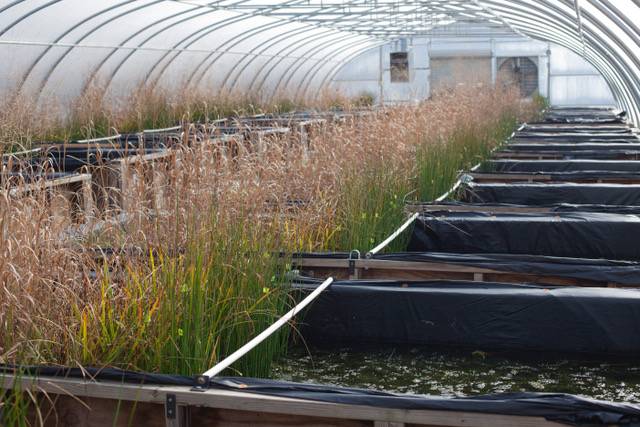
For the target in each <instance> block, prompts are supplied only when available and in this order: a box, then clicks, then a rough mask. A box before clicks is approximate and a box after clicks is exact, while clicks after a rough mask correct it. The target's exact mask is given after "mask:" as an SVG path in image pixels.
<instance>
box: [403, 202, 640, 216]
mask: <svg viewBox="0 0 640 427" xmlns="http://www.w3.org/2000/svg"><path fill="white" fill-rule="evenodd" d="M414 206H415V208H416V209H419V206H426V207H428V206H439V207H440V206H444V207H445V209H446V207H447V206H451V208H452V209H453V208H454V207H467V208H473V210H474V211H483V212H491V211H492V210H494V209H496V208H513V209H520V208H522V209H526V208H531V205H518V204H512V203H465V202H460V201H445V202H430V203H419V204H417V205H414ZM535 207H536V208H545V209H548V210H549V212H602V213H617V214H625V215H640V206H633V205H592V204H581V205H577V204H571V203H556V204H543V205H537V206H535ZM438 210H442V209H438Z"/></svg>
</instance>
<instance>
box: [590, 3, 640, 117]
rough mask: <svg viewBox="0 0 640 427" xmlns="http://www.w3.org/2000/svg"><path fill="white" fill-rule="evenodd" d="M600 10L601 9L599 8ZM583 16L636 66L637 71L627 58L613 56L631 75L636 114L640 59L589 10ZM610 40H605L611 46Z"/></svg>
mask: <svg viewBox="0 0 640 427" xmlns="http://www.w3.org/2000/svg"><path fill="white" fill-rule="evenodd" d="M598 10H600V9H599V8H598ZM583 14H584V17H585V19H586V22H588V23H589V24H590V25H593V26H594V27H595V28H597V29H599V30H600V31H601V32H602V33H603V34H604V35H605V36H607V37H608V38H609V40H610V42H611V43H613V44H614V45H616V46H617V47H618V48H619V49H620V50H621V51H622V52H624V53H625V54H626V55H627V58H628V60H630V61H631V63H632V64H633V65H634V66H635V68H636V70H635V71H634V70H632V69H631V67H630V65H631V64H630V63H628V62H627V60H626V59H625V58H622V57H619V56H618V55H613V58H615V59H619V60H620V61H621V62H622V65H624V66H625V67H626V68H627V71H628V72H629V74H630V75H631V76H630V79H629V80H630V84H631V85H632V87H633V88H634V91H633V94H634V96H633V99H634V101H635V102H634V103H635V107H636V112H637V111H638V110H637V107H638V106H640V85H639V84H638V78H639V77H640V76H639V75H638V72H639V71H640V60H639V59H638V57H637V55H636V54H635V53H634V52H633V51H632V50H630V49H629V47H628V46H627V45H626V44H625V43H623V42H622V40H620V38H619V37H618V36H617V35H616V34H614V33H613V32H612V31H611V30H610V29H609V28H608V26H606V25H604V24H603V23H602V22H600V20H598V19H596V18H595V17H594V16H593V15H591V13H590V12H589V11H587V10H585V11H583ZM614 22H615V21H614ZM616 24H617V23H616ZM587 34H588V36H589V37H595V34H591V31H587ZM609 40H605V41H607V44H609ZM636 47H639V48H640V46H636ZM634 77H635V78H634Z"/></svg>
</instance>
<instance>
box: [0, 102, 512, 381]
mask: <svg viewBox="0 0 640 427" xmlns="http://www.w3.org/2000/svg"><path fill="white" fill-rule="evenodd" d="M185 97H186V95H185ZM147 99H149V100H152V99H156V98H152V97H148V98H147ZM149 102H150V103H152V104H153V105H147V106H144V105H142V106H140V107H139V108H134V109H130V110H128V111H136V113H135V114H132V113H126V114H125V113H122V112H118V114H121V115H122V117H124V119H126V120H124V119H118V120H120V121H119V122H118V123H120V126H122V123H124V124H125V127H124V128H120V129H118V130H119V131H122V129H126V128H127V126H130V128H132V129H133V128H134V127H137V128H140V127H151V126H161V125H162V124H163V123H166V122H164V120H168V119H167V117H173V116H169V115H167V114H165V113H164V111H165V110H166V109H168V108H169V109H172V111H184V110H188V109H189V108H191V107H185V106H184V105H183V106H171V107H168V106H166V105H164V104H165V103H166V100H163V98H162V97H161V96H159V97H158V98H157V99H156V100H155V101H149ZM207 108H209V107H207ZM216 108H217V109H218V111H221V112H222V111H225V110H224V108H227V107H224V106H222V107H215V108H213V107H212V109H213V110H216ZM190 111H192V110H190ZM207 111H208V110H207ZM203 114H204V113H203ZM515 114H522V106H521V104H520V102H519V101H518V100H517V99H516V98H515V97H513V96H511V95H509V94H506V93H503V92H492V91H489V90H487V91H480V92H456V93H451V94H446V95H441V96H438V97H435V98H434V99H433V100H431V101H429V102H425V103H422V104H417V105H409V106H401V107H392V108H387V109H383V110H375V111H372V112H370V114H367V115H365V116H362V117H353V118H347V119H345V120H343V121H341V122H337V123H332V124H331V125H330V126H326V127H324V128H322V129H319V130H318V131H317V132H316V133H315V134H314V135H313V136H312V137H311V140H310V147H311V150H307V148H306V146H304V145H302V144H300V143H299V139H298V136H296V135H295V134H294V135H290V136H286V137H278V138H273V139H271V140H269V141H267V144H266V145H267V149H266V150H264V151H260V150H256V149H254V148H253V146H252V145H251V144H246V145H241V146H240V148H239V151H237V152H234V151H233V150H231V149H230V147H228V146H227V145H225V144H220V143H213V142H211V141H207V140H206V138H205V140H202V139H200V140H197V141H196V139H195V136H196V135H186V136H185V140H186V141H188V142H190V143H189V144H187V145H185V146H184V147H180V148H177V149H176V155H175V156H174V157H173V158H172V160H171V161H170V163H169V164H168V165H166V168H164V169H159V170H157V171H156V172H158V173H160V174H161V175H162V179H161V180H160V181H159V182H161V183H162V184H161V187H162V191H161V192H159V193H158V197H161V198H162V199H163V201H162V206H164V207H163V208H162V209H157V210H155V211H153V210H150V209H149V208H148V207H147V206H144V204H143V203H138V204H137V205H136V206H137V207H136V208H135V209H134V211H132V212H129V215H128V217H127V220H126V221H124V222H120V221H119V217H118V216H117V213H118V212H117V211H116V212H113V213H109V212H107V213H105V216H104V218H103V222H102V223H101V228H99V229H95V230H94V231H93V232H91V233H88V234H84V235H82V236H81V238H74V239H72V238H69V236H70V235H74V234H70V233H69V230H70V228H71V227H72V225H71V222H70V219H69V217H67V216H64V215H61V214H60V212H59V211H58V210H57V208H56V204H55V203H52V201H51V199H52V198H56V197H58V195H56V194H53V195H48V194H46V193H45V192H33V193H31V194H30V195H28V196H25V197H22V198H19V199H18V198H10V197H7V196H6V192H5V193H3V194H4V195H3V197H2V199H0V282H1V283H2V285H3V286H2V288H0V322H1V324H2V325H3V326H2V328H0V362H1V363H17V364H60V365H83V366H86V365H100V366H118V367H123V368H129V369H141V370H146V371H153V372H167V373H182V374H188V375H192V374H195V373H199V372H202V371H204V370H205V369H207V368H209V367H211V366H212V365H214V364H215V363H216V362H217V361H219V360H220V359H221V358H222V357H224V356H225V355H227V354H229V353H230V352H232V351H233V350H235V349H236V348H238V347H239V346H240V345H242V344H243V343H244V342H246V341H247V340H248V339H249V338H250V337H252V336H255V334H256V333H257V332H259V331H260V330H262V329H263V328H264V327H266V326H267V325H268V324H270V323H271V322H272V321H273V320H274V319H275V318H276V317H277V316H279V315H281V314H283V313H284V312H285V311H286V309H287V308H288V307H289V306H290V305H291V304H292V299H291V295H290V293H289V292H288V284H287V283H286V280H282V279H281V278H282V277H283V273H284V272H285V271H286V269H287V262H286V260H285V261H279V260H278V259H276V258H275V257H274V256H272V254H274V253H277V252H280V251H285V252H293V251H316V250H329V249H332V250H351V249H359V250H361V251H362V252H366V251H368V250H369V249H371V248H372V247H374V246H375V245H376V244H377V243H379V242H380V241H381V240H382V239H383V238H385V237H386V236H387V235H388V234H390V233H391V232H392V231H393V230H395V229H396V228H397V226H398V225H400V224H401V223H402V222H404V219H405V218H404V214H403V209H404V206H403V201H404V200H405V199H412V198H417V197H420V198H432V197H433V196H434V195H439V194H440V193H441V192H443V191H444V190H445V189H446V187H447V186H448V185H449V184H450V183H451V181H452V179H453V177H454V175H455V172H456V171H457V170H458V169H461V168H464V167H465V166H467V165H469V164H471V163H473V162H475V161H476V160H477V159H478V158H479V156H482V155H483V154H484V153H486V152H487V151H488V150H489V149H490V148H491V147H492V146H494V145H495V144H496V143H498V142H499V141H501V140H502V138H503V135H505V134H506V133H507V131H510V127H511V126H512V125H513V117H514V115H515ZM207 115H208V114H207ZM92 117H93V118H92ZM96 117H98V116H91V115H88V116H87V117H85V118H84V119H82V120H79V121H78V122H77V123H76V124H73V125H72V126H71V127H70V128H69V132H71V130H72V129H80V128H82V126H83V124H84V123H87V121H89V124H88V125H87V128H86V129H87V130H88V132H87V136H88V135H89V134H90V133H91V132H98V130H97V129H98V128H101V129H103V132H106V129H107V127H111V125H112V122H110V121H105V122H104V123H103V124H101V125H100V126H98V125H97V123H99V122H100V120H98V119H97V118H96ZM45 122H46V121H39V122H37V123H36V124H34V126H33V129H34V130H32V131H27V130H24V128H28V126H27V124H23V125H24V126H23V128H21V129H23V130H24V132H25V134H29V135H36V134H43V132H44V133H46V132H52V133H51V134H53V133H55V132H57V131H56V129H59V128H57V127H56V126H57V122H56V121H55V120H52V121H51V125H50V126H49V127H47V126H45ZM127 123H130V124H127ZM5 135H7V134H5ZM199 138H203V135H199ZM140 167H144V165H141V166H140ZM139 175H140V176H144V171H140V173H139ZM154 185H156V186H157V185H158V184H157V182H156V184H154ZM153 191H156V192H157V191H158V188H156V187H154V186H153V184H151V183H145V182H144V181H143V180H141V181H140V182H139V185H137V186H136V187H135V188H134V189H133V192H134V194H133V196H135V197H137V199H138V200H143V199H144V198H145V197H147V196H146V194H147V193H148V192H153ZM291 201H300V202H301V203H298V204H295V205H294V206H292V205H291ZM395 245H396V246H393V247H392V249H395V250H401V249H403V246H402V240H399V241H398V242H396V243H395ZM100 248H102V249H104V248H109V249H110V250H112V251H113V254H112V255H110V256H108V257H104V258H103V257H100V256H98V257H96V251H97V250H98V249H100ZM287 334H288V331H283V332H282V333H281V334H279V335H278V336H275V337H273V339H271V340H269V341H267V342H266V343H264V344H263V345H262V346H261V347H260V348H258V349H257V350H256V351H254V352H252V353H250V354H249V355H248V356H247V357H245V358H243V359H241V361H240V362H238V363H236V364H235V365H234V366H233V370H232V372H234V373H242V374H244V375H266V374H268V370H269V366H270V364H271V361H272V360H274V359H275V358H277V357H278V355H280V354H282V352H284V351H286V339H287Z"/></svg>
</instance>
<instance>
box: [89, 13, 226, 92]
mask: <svg viewBox="0 0 640 427" xmlns="http://www.w3.org/2000/svg"><path fill="white" fill-rule="evenodd" d="M199 9H200V8H199V7H193V8H192V9H188V10H184V11H182V12H178V13H175V14H173V15H170V16H166V17H164V18H162V19H159V20H157V21H154V22H152V23H150V24H148V25H146V26H144V27H143V28H141V29H140V30H138V31H136V32H135V33H133V34H131V35H130V36H129V37H127V38H126V39H124V40H123V41H122V42H121V43H119V44H118V46H117V47H116V48H114V49H112V50H111V52H109V53H108V54H107V55H105V56H104V58H102V60H101V61H100V63H98V65H97V66H96V67H94V69H93V71H91V72H90V73H89V77H88V79H87V81H86V82H85V84H84V87H83V92H84V91H85V90H86V89H87V88H88V87H89V85H90V84H91V82H92V81H93V80H94V79H95V77H96V76H97V75H98V73H99V72H100V69H101V68H102V67H103V66H104V64H106V63H107V61H108V60H109V59H110V58H111V57H112V56H113V55H114V54H116V53H117V52H119V51H120V49H119V48H122V47H124V46H125V45H126V44H127V43H128V42H129V41H131V40H133V39H134V38H135V37H137V36H138V35H140V34H142V33H144V32H145V31H147V30H149V29H150V28H152V27H154V26H156V25H158V24H162V23H164V22H165V21H167V20H169V19H173V18H176V17H178V16H180V15H185V14H188V13H191V12H193V11H196V10H199ZM214 12H215V11H211V10H207V11H205V12H202V13H199V14H196V15H194V16H190V17H187V18H184V19H181V20H178V21H177V22H174V23H172V24H170V25H167V26H165V27H164V28H162V29H160V30H158V31H156V32H155V33H153V34H151V35H149V36H148V37H146V38H145V39H144V40H143V41H142V42H140V43H138V45H137V49H141V48H142V47H143V46H144V45H145V44H146V43H147V42H149V41H150V40H151V39H153V38H154V37H155V36H157V35H158V34H160V33H162V32H164V31H166V30H168V29H170V28H173V27H175V26H177V25H179V24H183V23H185V22H188V21H189V20H191V19H196V18H199V17H200V16H203V15H206V14H209V13H214ZM135 52H136V50H131V51H130V52H129V53H128V54H127V55H126V56H125V58H124V59H123V60H122V61H120V63H119V64H118V65H117V66H116V67H115V68H114V70H113V71H112V72H111V75H110V76H109V78H108V80H107V82H108V83H107V87H108V86H109V85H110V83H111V81H112V80H113V76H114V75H115V74H116V73H117V72H118V71H119V70H120V68H121V67H122V66H123V64H124V63H125V62H126V61H127V59H128V58H129V57H131V56H132V55H133V54H134V53H135Z"/></svg>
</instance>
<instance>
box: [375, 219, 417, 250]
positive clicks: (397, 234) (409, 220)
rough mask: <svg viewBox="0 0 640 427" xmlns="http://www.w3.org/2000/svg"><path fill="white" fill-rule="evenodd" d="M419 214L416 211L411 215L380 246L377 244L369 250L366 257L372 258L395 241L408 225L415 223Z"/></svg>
mask: <svg viewBox="0 0 640 427" xmlns="http://www.w3.org/2000/svg"><path fill="white" fill-rule="evenodd" d="M419 216H420V213H419V212H416V213H414V214H413V215H411V217H410V218H409V219H408V220H407V222H405V223H404V224H402V225H401V226H400V228H398V229H397V230H396V231H394V232H393V234H392V235H391V236H389V237H387V238H386V239H385V240H384V241H383V242H382V243H380V244H379V245H378V246H376V247H375V248H373V249H371V250H370V251H369V252H367V255H366V257H367V258H371V257H372V256H374V255H375V254H377V253H378V252H380V251H381V250H383V249H384V248H385V247H386V246H387V245H388V244H389V243H391V242H393V241H394V240H395V238H396V237H398V236H399V235H400V233H402V232H403V231H404V230H406V229H407V227H409V226H410V225H411V224H412V223H413V221H415V220H416V218H418V217H419Z"/></svg>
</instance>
